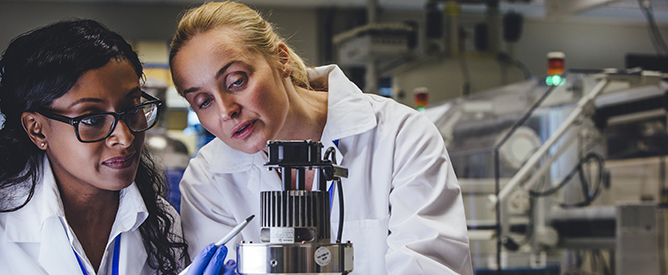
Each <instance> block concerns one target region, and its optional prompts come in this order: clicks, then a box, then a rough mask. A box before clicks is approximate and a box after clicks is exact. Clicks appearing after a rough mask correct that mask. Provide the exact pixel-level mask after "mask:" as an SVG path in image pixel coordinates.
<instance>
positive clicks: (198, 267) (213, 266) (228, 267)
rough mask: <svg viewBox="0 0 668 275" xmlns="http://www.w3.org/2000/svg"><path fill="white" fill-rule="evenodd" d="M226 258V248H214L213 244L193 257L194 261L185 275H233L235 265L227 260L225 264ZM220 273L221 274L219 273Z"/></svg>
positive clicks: (232, 261)
mask: <svg viewBox="0 0 668 275" xmlns="http://www.w3.org/2000/svg"><path fill="white" fill-rule="evenodd" d="M226 256H227V247H226V246H224V245H221V246H220V247H216V246H215V245H214V244H209V245H207V246H206V247H205V248H204V249H202V251H200V252H199V254H197V256H195V259H194V260H193V262H192V263H191V264H190V267H189V268H188V273H186V274H187V275H218V274H223V275H233V274H236V270H237V263H236V262H235V261H234V260H229V261H227V263H226V264H224V263H225V257H226ZM221 271H222V273H221Z"/></svg>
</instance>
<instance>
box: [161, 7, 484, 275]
mask: <svg viewBox="0 0 668 275" xmlns="http://www.w3.org/2000/svg"><path fill="white" fill-rule="evenodd" d="M170 65H171V70H172V75H173V78H174V81H175V85H176V87H177V90H178V91H179V93H180V94H181V95H182V96H184V97H185V98H186V100H187V101H188V102H189V103H190V105H191V107H192V108H193V110H195V112H196V113H197V115H198V117H199V120H200V121H201V123H202V125H203V126H204V127H205V128H206V129H207V130H209V131H210V132H211V133H213V134H214V135H215V136H216V137H217V138H216V139H214V140H213V141H212V142H210V143H209V144H207V145H206V146H205V147H203V148H202V149H201V150H200V152H199V153H198V155H197V157H196V158H195V159H193V160H192V161H191V162H190V165H189V167H188V168H187V169H186V172H185V174H184V177H183V180H182V181H181V187H180V188H181V192H182V204H181V207H182V208H181V214H182V221H183V230H184V236H185V238H186V239H187V240H188V242H189V244H190V245H191V247H190V249H191V251H197V250H199V249H202V247H203V246H204V245H206V244H208V243H211V242H213V241H215V240H217V239H218V238H220V237H221V236H222V235H224V234H225V233H227V232H228V231H229V230H230V229H231V228H232V227H233V226H234V225H235V224H237V223H239V222H241V221H242V220H244V219H245V218H246V217H248V216H250V215H251V214H259V213H260V209H259V208H260V196H259V195H260V192H261V191H264V190H281V178H280V177H279V175H278V174H277V173H276V172H275V171H268V170H267V169H265V168H264V167H263V164H264V163H266V162H267V155H266V153H265V151H264V150H265V145H266V144H267V141H268V140H308V139H310V140H314V141H320V142H322V143H323V145H324V147H325V148H329V147H330V146H333V147H335V148H336V154H337V159H338V160H340V162H341V164H342V165H344V166H346V167H348V168H349V169H350V172H349V177H348V178H347V179H344V180H343V186H344V187H343V192H344V198H345V201H346V204H345V207H346V209H349V211H345V222H344V230H343V237H342V238H343V239H344V240H350V241H352V243H353V244H354V246H355V268H354V271H353V274H472V270H471V259H470V255H469V247H468V237H467V232H466V220H465V217H464V208H463V204H462V198H461V191H460V188H459V186H458V183H457V179H456V177H455V174H454V172H453V169H452V166H451V163H450V158H449V157H448V154H447V152H446V150H445V146H444V144H443V141H442V138H441V137H440V135H439V133H438V131H437V130H436V128H435V126H434V125H433V124H432V123H431V122H430V121H429V120H428V119H427V118H426V117H425V116H423V115H422V114H420V113H418V112H416V111H414V110H412V109H410V108H408V107H406V106H403V105H400V104H398V103H396V102H395V101H393V100H391V99H386V98H382V97H379V96H376V95H370V94H363V93H362V92H361V91H360V89H359V88H357V87H356V86H355V85H354V84H353V83H352V82H350V81H349V80H348V79H347V78H346V76H345V75H344V74H343V72H342V71H341V70H340V69H339V68H338V67H337V66H335V65H330V66H323V67H317V68H310V69H307V68H306V66H305V65H304V62H303V61H302V60H301V58H300V57H299V56H297V55H296V54H295V53H294V51H293V50H291V49H290V47H289V46H288V45H286V43H285V42H284V41H283V39H282V38H280V37H279V36H278V35H277V34H276V33H275V32H274V30H273V28H272V25H271V24H270V23H268V22H267V21H265V20H264V19H263V18H262V17H261V16H260V15H259V14H258V13H257V12H255V11H253V10H252V9H250V8H248V7H247V6H245V5H242V4H238V3H233V2H223V3H207V4H204V5H202V6H200V7H198V8H195V9H192V10H190V11H189V12H188V13H187V14H186V15H185V16H184V17H183V18H182V19H181V22H180V24H179V27H178V30H177V33H176V35H175V37H174V40H173V42H172V49H171V53H170ZM313 171H314V170H313ZM313 171H311V172H313ZM313 177H314V176H313V174H307V176H306V188H307V190H310V189H311V188H312V186H313V184H312V183H313ZM293 178H294V177H293ZM337 209H338V206H337V204H336V202H335V203H334V205H333V207H332V211H333V212H332V217H338V213H337V211H338V210H337ZM332 223H333V224H332V228H337V224H338V220H337V218H334V220H333V222H332ZM260 227H261V225H260V222H259V221H258V220H255V221H253V222H251V223H250V225H249V226H248V228H247V229H245V230H244V231H243V232H242V233H241V235H240V236H239V237H238V238H237V239H236V240H235V241H232V242H229V243H230V244H231V245H233V244H234V243H237V242H238V241H241V240H246V241H256V242H258V241H260ZM230 251H234V247H230ZM231 256H232V258H234V257H235V256H234V255H233V254H232V255H231Z"/></svg>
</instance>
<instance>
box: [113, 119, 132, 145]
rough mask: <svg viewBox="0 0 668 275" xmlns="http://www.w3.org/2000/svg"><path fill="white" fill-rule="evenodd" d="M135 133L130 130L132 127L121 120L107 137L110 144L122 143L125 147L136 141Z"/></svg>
mask: <svg viewBox="0 0 668 275" xmlns="http://www.w3.org/2000/svg"><path fill="white" fill-rule="evenodd" d="M134 139H135V135H134V134H133V133H132V131H130V128H129V127H128V125H127V124H126V123H125V121H123V120H119V121H118V122H117V123H116V126H115V128H114V130H113V131H112V132H111V135H110V136H109V137H108V138H107V143H109V145H110V146H114V145H117V144H118V145H121V146H123V147H128V146H130V144H132V141H134Z"/></svg>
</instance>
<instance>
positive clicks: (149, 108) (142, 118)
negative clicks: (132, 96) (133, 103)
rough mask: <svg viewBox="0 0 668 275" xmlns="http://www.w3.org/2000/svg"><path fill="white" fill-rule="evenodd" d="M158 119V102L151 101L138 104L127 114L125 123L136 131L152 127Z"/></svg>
mask: <svg viewBox="0 0 668 275" xmlns="http://www.w3.org/2000/svg"><path fill="white" fill-rule="evenodd" d="M157 119H158V104H155V103H150V104H145V105H140V106H137V107H136V108H135V109H133V110H130V111H128V112H127V113H126V114H125V123H126V124H127V125H128V127H129V128H130V129H131V130H132V131H135V132H139V131H144V130H146V129H148V128H151V127H152V126H153V125H154V124H155V122H156V120H157Z"/></svg>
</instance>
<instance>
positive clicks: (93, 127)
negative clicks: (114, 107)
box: [78, 114, 114, 141]
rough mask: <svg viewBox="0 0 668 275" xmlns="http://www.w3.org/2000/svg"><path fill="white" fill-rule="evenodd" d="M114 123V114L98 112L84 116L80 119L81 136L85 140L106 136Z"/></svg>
mask: <svg viewBox="0 0 668 275" xmlns="http://www.w3.org/2000/svg"><path fill="white" fill-rule="evenodd" d="M113 124H114V116H113V115H109V114H98V115H91V116H88V117H84V118H82V119H81V121H79V124H78V127H79V128H78V130H79V137H80V138H81V140H83V141H93V140H98V139H101V138H104V137H105V136H106V135H107V134H108V133H109V129H111V126H112V125H113Z"/></svg>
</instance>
